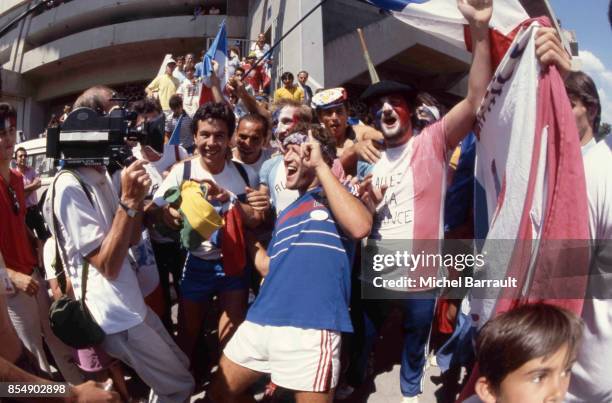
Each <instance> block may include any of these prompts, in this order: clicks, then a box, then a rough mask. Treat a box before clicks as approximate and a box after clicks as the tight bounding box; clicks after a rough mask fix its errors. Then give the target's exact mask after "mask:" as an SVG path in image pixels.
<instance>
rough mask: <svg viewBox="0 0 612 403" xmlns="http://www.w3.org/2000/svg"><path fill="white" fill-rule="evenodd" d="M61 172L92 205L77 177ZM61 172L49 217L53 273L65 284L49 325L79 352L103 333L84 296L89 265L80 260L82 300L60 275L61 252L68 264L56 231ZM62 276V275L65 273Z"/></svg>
mask: <svg viewBox="0 0 612 403" xmlns="http://www.w3.org/2000/svg"><path fill="white" fill-rule="evenodd" d="M62 172H68V173H70V174H72V175H73V176H74V177H75V178H76V179H77V181H78V182H79V184H80V185H81V187H82V188H83V190H84V192H85V194H86V196H87V198H88V199H89V202H90V203H92V205H93V201H92V199H91V194H90V193H89V191H88V190H87V187H86V186H85V184H84V183H83V182H82V181H81V178H79V176H78V175H77V174H76V173H74V172H72V171H69V170H63V171H62ZM62 172H60V173H59V174H58V175H57V177H56V178H55V180H54V181H53V185H52V188H51V214H52V217H53V227H54V228H53V230H54V232H55V248H56V249H55V267H54V268H55V274H56V275H57V276H58V281H59V280H60V279H61V278H64V281H59V282H60V289H61V290H62V294H63V295H62V296H61V297H60V298H59V299H58V300H57V301H55V302H53V304H51V308H50V309H49V322H50V324H51V330H52V331H53V333H54V334H55V335H56V336H57V337H58V338H59V339H60V340H61V341H62V342H63V343H64V344H66V345H68V346H70V347H73V348H76V349H81V348H89V347H93V346H96V345H98V344H100V343H102V341H103V340H104V336H105V333H104V330H102V328H101V327H100V325H98V324H97V323H96V321H95V320H94V318H93V317H92V316H91V313H90V312H89V309H87V305H86V304H85V295H86V293H87V276H88V272H89V262H87V260H83V262H84V263H83V272H82V274H81V299H80V300H74V299H72V298H71V297H69V296H68V295H66V280H65V277H63V276H62V272H63V271H64V268H63V264H62V259H61V258H60V256H59V255H58V253H59V252H60V251H61V253H62V256H63V258H64V261H65V262H67V261H68V260H67V256H66V252H65V251H64V248H63V246H62V244H61V243H60V242H59V237H58V234H57V232H58V231H59V224H58V221H57V217H56V216H55V208H54V207H55V182H56V181H57V178H59V176H60V175H61V174H62ZM64 276H65V273H64Z"/></svg>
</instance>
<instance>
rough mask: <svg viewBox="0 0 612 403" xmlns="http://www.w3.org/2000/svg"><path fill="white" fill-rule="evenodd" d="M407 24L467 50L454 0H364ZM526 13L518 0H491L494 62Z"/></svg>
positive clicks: (464, 26) (467, 38)
mask: <svg viewBox="0 0 612 403" xmlns="http://www.w3.org/2000/svg"><path fill="white" fill-rule="evenodd" d="M366 1H368V2H369V3H370V4H372V5H375V6H377V7H379V8H381V9H383V10H386V11H389V12H390V13H391V14H392V15H393V16H394V17H395V18H397V19H399V20H400V21H402V22H405V23H406V24H408V25H411V26H413V27H415V28H418V29H420V30H422V31H425V32H428V33H430V34H431V35H434V36H437V37H439V38H441V39H443V40H445V41H447V42H449V43H451V44H453V45H454V46H457V47H459V48H462V49H467V50H471V39H470V31H469V29H467V21H466V20H465V18H463V16H462V15H461V12H460V11H459V9H458V8H457V0H366ZM528 19H529V15H528V14H527V12H526V11H525V9H524V8H523V6H522V5H521V4H520V2H519V0H495V3H494V6H493V16H492V18H491V21H490V23H489V26H490V28H491V38H492V42H491V55H492V60H493V62H494V63H495V65H497V64H498V63H499V61H500V60H501V59H502V58H503V55H504V53H505V52H506V49H507V48H508V46H510V43H511V42H512V40H513V39H514V35H515V33H516V31H515V28H517V27H518V26H519V25H520V24H521V23H522V22H523V21H525V20H528Z"/></svg>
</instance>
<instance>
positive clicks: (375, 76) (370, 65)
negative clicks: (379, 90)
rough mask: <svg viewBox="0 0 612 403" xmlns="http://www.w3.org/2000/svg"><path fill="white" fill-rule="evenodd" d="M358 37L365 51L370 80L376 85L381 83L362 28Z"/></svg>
mask: <svg viewBox="0 0 612 403" xmlns="http://www.w3.org/2000/svg"><path fill="white" fill-rule="evenodd" d="M357 35H359V41H360V42H361V48H362V50H363V57H364V59H365V62H366V65H367V66H368V72H369V73H370V80H371V81H372V84H376V83H377V82H379V81H380V78H379V77H378V73H377V72H376V67H374V63H372V59H371V58H370V52H368V45H366V41H365V36H364V35H363V30H362V29H361V28H357Z"/></svg>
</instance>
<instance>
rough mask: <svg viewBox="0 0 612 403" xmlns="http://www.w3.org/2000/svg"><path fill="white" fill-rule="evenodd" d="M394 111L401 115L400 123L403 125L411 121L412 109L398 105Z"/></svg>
mask: <svg viewBox="0 0 612 403" xmlns="http://www.w3.org/2000/svg"><path fill="white" fill-rule="evenodd" d="M393 111H395V113H396V114H397V116H398V117H399V121H400V125H401V126H402V127H407V126H408V123H410V117H411V115H410V111H409V110H408V109H407V108H405V107H403V106H396V107H394V108H393Z"/></svg>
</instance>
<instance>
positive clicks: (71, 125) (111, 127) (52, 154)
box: [46, 106, 165, 167]
mask: <svg viewBox="0 0 612 403" xmlns="http://www.w3.org/2000/svg"><path fill="white" fill-rule="evenodd" d="M136 116H137V115H136V112H132V111H128V110H127V108H125V106H122V107H118V108H115V109H113V110H111V111H110V113H109V114H107V115H102V114H100V113H98V112H96V111H94V110H93V109H90V108H77V109H75V110H74V111H72V112H71V113H70V114H69V115H68V117H67V118H66V120H65V121H64V123H63V124H62V125H61V126H60V127H51V128H48V129H47V153H46V155H47V158H54V159H55V160H56V162H57V161H59V160H63V166H64V167H79V166H101V165H104V166H107V167H108V166H109V165H111V166H112V165H113V164H117V165H119V166H121V167H125V166H128V165H130V164H131V163H132V162H133V161H134V157H133V155H132V150H131V146H130V145H129V144H128V143H127V141H136V142H139V143H140V144H141V146H143V147H144V146H150V147H151V148H153V149H154V150H155V151H157V152H159V153H163V152H164V126H165V116H164V114H163V113H162V114H160V116H159V117H158V118H157V119H155V120H152V121H146V122H144V123H142V124H140V125H138V126H136V124H135V122H136Z"/></svg>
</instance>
